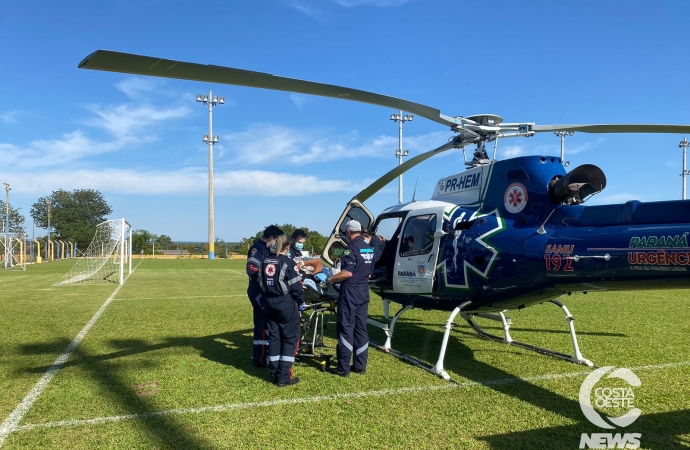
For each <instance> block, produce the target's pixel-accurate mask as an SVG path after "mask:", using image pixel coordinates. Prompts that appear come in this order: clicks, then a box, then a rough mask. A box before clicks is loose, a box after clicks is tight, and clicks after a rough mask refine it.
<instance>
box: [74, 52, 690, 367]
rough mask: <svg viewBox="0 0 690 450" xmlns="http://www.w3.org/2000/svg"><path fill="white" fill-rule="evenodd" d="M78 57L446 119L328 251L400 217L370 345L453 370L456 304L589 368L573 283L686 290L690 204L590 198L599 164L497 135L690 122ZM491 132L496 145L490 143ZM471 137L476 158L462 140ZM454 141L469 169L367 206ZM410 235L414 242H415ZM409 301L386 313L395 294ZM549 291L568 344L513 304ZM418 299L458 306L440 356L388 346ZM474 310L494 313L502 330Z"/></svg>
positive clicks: (382, 268)
mask: <svg viewBox="0 0 690 450" xmlns="http://www.w3.org/2000/svg"><path fill="white" fill-rule="evenodd" d="M79 68H82V69H93V70H103V71H111V72H121V73H129V74H137V75H147V76H156V77H165V78H176V79H184V80H194V81H205V82H212V83H220V84H231V85H238V86H246V87H253V88H263V89H273V90H280V91H288V92H296V93H302V94H311V95H318V96H325V97H332V98H339V99H344V100H350V101H357V102H363V103H369V104H374V105H378V106H384V107H390V108H394V109H396V110H400V111H407V112H410V113H413V114H416V115H418V116H421V117H424V118H426V119H429V120H432V121H435V122H437V123H439V124H441V125H444V126H448V127H450V129H451V131H453V132H454V133H455V135H454V136H453V137H452V138H451V139H450V140H449V141H448V142H446V143H444V144H442V145H441V146H439V147H437V148H435V149H433V150H430V151H427V152H425V153H422V154H420V155H418V156H415V157H413V158H411V159H409V160H408V161H407V162H405V163H404V164H401V165H399V166H397V167H395V168H394V169H392V170H390V171H389V172H387V173H386V174H385V175H383V176H382V177H380V178H379V179H377V180H376V181H374V182H373V183H372V184H371V185H369V186H368V187H366V188H365V189H363V190H362V191H360V192H359V193H357V194H356V195H355V196H354V197H353V198H352V199H351V200H350V201H349V202H348V204H347V207H346V208H345V211H344V212H343V213H342V215H341V217H340V219H339V220H338V222H337V223H336V225H335V227H334V229H333V232H332V233H331V234H330V236H329V239H328V242H327V244H326V246H325V248H324V250H323V252H322V254H321V258H322V260H323V261H324V262H325V263H327V264H328V265H330V266H331V267H333V266H335V265H336V264H337V261H338V259H339V256H340V255H342V252H343V251H344V249H345V247H346V246H347V243H348V241H347V237H346V234H345V223H346V222H347V221H349V220H351V219H355V220H358V221H359V222H360V223H361V225H362V227H364V228H367V229H369V230H371V231H372V233H374V234H376V233H377V232H378V231H379V230H380V229H382V227H383V226H384V224H385V225H386V226H390V224H393V225H395V232H394V233H393V234H392V235H391V237H390V239H388V240H387V241H386V243H385V246H386V247H385V249H384V251H383V255H382V256H381V258H380V259H379V261H378V262H377V263H376V266H375V269H374V271H373V273H372V278H371V281H370V289H371V290H372V291H373V292H375V293H376V294H378V295H379V296H380V297H381V299H382V301H383V310H384V317H385V318H386V320H389V322H382V321H380V320H375V319H373V318H369V320H368V323H369V324H370V325H372V326H375V327H378V328H381V329H382V330H383V331H384V333H385V335H386V341H385V343H384V344H378V343H375V342H373V341H372V344H373V345H375V346H377V347H379V348H381V349H383V350H384V351H387V352H390V353H392V354H394V355H396V356H398V357H400V358H402V359H405V360H407V361H409V362H412V363H414V364H416V365H418V366H420V367H422V368H424V369H426V370H429V371H430V372H432V373H434V374H436V375H438V376H440V377H442V378H444V379H450V376H449V374H448V373H447V372H446V371H445V370H444V367H443V363H444V358H445V352H446V349H447V345H448V340H449V336H450V331H451V329H452V328H453V326H454V323H455V319H456V317H457V316H458V315H460V317H461V318H462V319H464V320H465V321H466V322H467V323H468V324H469V325H470V326H471V327H472V328H473V329H474V331H475V332H476V333H477V334H478V335H479V336H481V337H484V338H488V339H491V340H495V341H498V342H503V343H507V344H510V345H514V346H519V347H521V348H524V349H528V350H533V351H536V352H539V353H541V354H545V355H548V356H552V357H555V358H559V359H562V360H566V361H569V362H573V363H576V364H582V365H585V366H589V367H593V366H594V364H593V363H592V362H591V361H590V360H588V359H586V358H584V357H583V355H582V353H581V351H580V349H579V346H578V341H577V334H576V332H575V327H574V324H573V322H574V317H573V316H572V314H571V313H570V312H569V311H568V309H567V307H566V306H565V305H564V304H563V302H561V301H560V300H558V298H560V297H562V296H565V295H570V294H572V293H574V292H584V293H587V292H592V291H624V290H636V289H678V288H690V276H689V275H690V273H688V267H690V246H689V245H688V235H690V202H687V201H683V200H678V201H659V202H644V203H643V202H640V201H637V200H631V201H628V202H626V203H623V204H612V205H595V206H584V205H583V203H584V202H585V201H586V200H587V199H589V198H591V197H592V196H593V195H595V194H597V193H599V192H601V191H602V190H603V189H604V188H605V187H606V176H605V175H604V172H603V171H602V170H601V169H600V168H599V167H597V166H595V165H592V164H584V165H581V166H579V167H576V168H575V169H573V170H571V171H569V172H566V169H565V164H564V163H565V161H563V157H562V155H561V157H560V158H559V157H556V156H547V155H537V156H523V157H517V158H510V159H505V160H501V161H498V160H496V150H497V145H498V141H499V139H504V138H511V137H530V136H533V135H535V134H536V133H542V132H566V133H571V132H582V133H688V132H690V125H654V124H583V125H563V124H561V125H538V124H535V123H534V122H512V123H507V122H504V121H503V118H502V117H501V116H498V115H494V114H477V115H471V116H467V117H464V116H448V115H444V114H442V113H441V112H440V110H438V109H435V108H432V107H429V106H426V105H423V104H419V103H415V102H411V101H408V100H404V99H399V98H395V97H389V96H385V95H381V94H376V93H372V92H367V91H362V90H357V89H352V88H347V87H341V86H335V85H330V84H324V83H317V82H312V81H306V80H300V79H294V78H287V77H280V76H275V75H272V74H268V73H261V72H253V71H248V70H242V69H235V68H228V67H221V66H215V65H202V64H195V63H188V62H181V61H175V60H168V59H161V58H154V57H149V56H141V55H134V54H128V53H121V52H114V51H108V50H97V51H96V52H94V53H92V54H90V55H89V56H87V57H86V58H84V59H83V60H82V61H81V62H80V63H79ZM490 143H493V144H494V149H493V157H489V154H488V151H487V145H488V144H490ZM469 145H474V146H475V149H474V152H473V153H472V155H471V159H469V160H468V158H467V152H466V149H465V147H467V146H469ZM451 149H462V151H463V154H464V155H465V158H464V163H465V165H466V170H464V171H462V172H460V173H456V174H453V175H449V176H445V177H443V178H441V179H440V180H439V181H438V183H437V184H436V187H435V190H434V193H433V195H432V197H431V199H429V200H423V201H416V200H414V199H413V201H411V202H409V203H404V204H400V205H395V206H391V207H389V208H387V209H385V210H384V211H383V212H382V213H381V214H379V215H378V216H377V217H375V216H374V215H373V214H372V213H371V212H369V210H367V208H366V207H365V206H364V202H365V201H366V200H368V199H369V198H371V196H372V195H374V194H375V193H377V192H378V191H379V190H381V189H382V188H383V187H384V186H386V185H388V184H389V183H390V182H391V181H393V180H395V178H397V177H398V176H399V175H401V174H403V173H404V172H406V171H407V170H409V169H411V168H412V167H415V166H416V165H418V164H420V163H422V162H424V161H426V160H427V159H429V158H431V157H433V156H435V155H438V154H441V153H443V152H446V151H448V150H451ZM412 241H414V245H410V244H411V242H412ZM391 302H394V303H398V304H400V305H401V308H400V310H399V311H398V312H397V313H396V314H395V315H394V316H393V317H392V319H391V317H390V313H389V307H390V303H391ZM547 302H549V303H552V304H554V305H556V306H558V307H559V308H560V309H561V311H562V313H563V314H564V315H565V317H566V319H567V322H568V326H569V332H570V335H571V338H572V344H573V352H572V354H566V353H561V352H559V351H556V350H551V349H546V348H542V347H538V346H535V345H531V344H527V343H523V342H519V341H516V340H514V339H513V338H512V337H511V335H510V327H511V325H512V320H511V319H510V318H509V317H507V316H506V313H507V312H508V311H510V310H519V309H522V308H525V307H527V306H530V305H534V304H540V303H547ZM413 308H421V309H424V310H442V311H449V312H450V314H449V316H448V319H447V320H446V324H445V331H444V335H443V340H442V343H441V349H440V351H439V356H438V360H437V362H436V364H434V365H430V364H427V363H426V362H424V361H421V360H418V359H416V358H414V357H412V356H410V355H407V354H404V353H401V352H398V351H396V350H395V349H393V348H392V338H393V332H394V329H395V325H396V322H397V321H398V319H400V317H401V316H402V315H403V313H405V312H406V311H409V310H410V309H413ZM477 318H483V319H489V320H493V321H498V322H500V323H501V325H502V327H503V331H504V333H503V336H500V335H496V334H493V333H490V332H487V331H486V330H484V329H483V328H482V327H481V326H480V325H479V324H478V323H477V321H476V319H477Z"/></svg>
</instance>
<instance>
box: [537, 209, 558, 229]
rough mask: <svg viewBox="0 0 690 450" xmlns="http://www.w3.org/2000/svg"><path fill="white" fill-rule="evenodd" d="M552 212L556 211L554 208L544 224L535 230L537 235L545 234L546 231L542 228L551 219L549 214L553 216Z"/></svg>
mask: <svg viewBox="0 0 690 450" xmlns="http://www.w3.org/2000/svg"><path fill="white" fill-rule="evenodd" d="M554 211H556V208H554V209H552V210H551V212H550V213H549V215H548V217H547V218H546V220H545V221H544V223H542V224H541V226H540V227H539V229H538V230H537V234H546V229H545V228H544V225H546V222H548V221H549V219H550V218H551V214H553V212H554Z"/></svg>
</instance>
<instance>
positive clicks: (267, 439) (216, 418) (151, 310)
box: [0, 259, 690, 449]
mask: <svg viewBox="0 0 690 450" xmlns="http://www.w3.org/2000/svg"><path fill="white" fill-rule="evenodd" d="M134 262H135V265H136V264H137V263H139V262H140V261H139V260H135V261H134ZM71 265H72V262H69V261H63V262H54V263H50V264H41V265H36V266H30V267H28V269H27V270H26V271H25V272H9V271H0V326H1V328H0V392H2V395H0V421H5V423H8V422H7V420H8V419H7V418H8V417H10V415H11V414H12V413H13V411H15V412H16V408H17V407H18V405H20V403H21V402H22V399H24V398H25V396H27V394H28V393H29V392H30V391H31V390H32V389H33V388H34V386H35V385H36V384H37V383H38V382H39V380H41V379H43V380H44V381H45V374H46V372H47V371H49V369H50V367H51V364H53V362H54V361H55V360H56V358H58V356H60V355H61V354H62V353H63V352H65V349H66V348H67V347H68V345H69V344H70V342H72V341H73V340H74V339H75V337H76V336H77V335H78V334H79V333H80V331H81V330H82V329H83V328H84V327H85V325H86V324H87V323H89V321H90V320H91V319H92V318H93V317H94V314H96V313H97V311H99V309H101V308H102V306H103V305H104V304H105V303H106V301H107V300H108V299H111V301H110V303H108V304H107V306H106V307H105V308H104V309H102V311H101V312H102V314H101V315H100V316H99V317H98V320H97V321H96V322H95V323H94V324H93V326H92V327H91V328H90V329H89V330H88V332H87V333H86V335H85V336H83V340H82V341H81V342H80V343H79V345H77V346H76V348H74V350H73V352H71V354H70V356H69V359H68V360H67V361H66V363H65V364H64V366H63V367H62V368H61V369H60V370H59V371H57V372H56V373H54V375H55V376H54V378H52V379H51V380H50V382H49V383H47V385H45V388H44V389H43V390H42V391H41V392H40V395H37V396H35V399H34V400H35V401H34V402H33V403H31V407H30V408H28V409H26V410H22V411H20V412H21V413H22V414H23V415H22V416H21V420H20V421H19V423H18V424H17V426H16V427H14V428H13V429H11V430H7V429H5V430H4V436H5V437H6V439H5V440H4V442H3V443H0V446H2V447H4V448H8V449H14V448H17V449H19V448H21V449H25V448H77V449H92V448H123V449H124V448H127V449H129V448H146V449H148V448H190V449H193V448H202V449H212V448H281V449H282V448H430V449H431V448H434V449H435V448H478V449H505V448H525V449H527V448H530V449H531V448H578V445H579V443H580V435H581V433H596V432H608V430H601V429H598V428H597V427H595V426H594V425H592V424H590V423H589V422H588V421H587V419H585V417H584V415H583V413H582V412H581V410H580V407H579V404H578V392H579V389H580V384H581V383H582V381H583V380H584V379H585V377H586V376H587V374H588V373H589V372H590V369H587V368H585V367H582V366H576V365H573V364H569V363H567V362H563V361H558V360H555V359H552V358H548V357H545V356H542V355H539V354H536V353H533V352H528V351H525V350H522V349H519V348H515V347H509V346H507V345H503V344H499V343H494V342H490V341H486V340H482V339H478V338H477V337H476V335H474V334H473V333H472V331H471V329H470V328H469V327H468V326H467V325H464V324H460V325H459V326H457V327H455V328H454V329H453V331H452V333H451V339H450V341H449V346H448V353H447V355H446V360H445V367H446V370H448V372H449V373H450V375H451V377H452V379H453V381H452V382H446V381H443V380H441V379H440V378H438V377H436V376H434V375H432V374H430V373H429V372H426V371H424V370H422V369H420V368H417V367H415V366H412V365H409V364H407V363H404V362H402V361H400V360H398V359H396V358H395V357H393V356H391V355H388V354H385V353H383V352H380V351H376V350H371V351H370V354H369V355H370V356H369V368H368V372H367V374H366V375H365V376H360V375H356V374H352V375H351V376H350V378H347V379H342V378H339V377H335V376H333V375H330V374H327V373H322V372H320V371H319V369H318V368H317V366H316V365H314V364H313V362H307V361H305V362H301V363H298V364H297V365H296V367H295V373H296V375H297V376H299V377H300V379H301V380H302V382H301V383H300V384H298V385H296V386H294V387H290V388H284V389H279V388H276V387H275V386H273V385H272V384H270V382H269V377H268V373H267V371H265V370H262V369H257V368H254V367H253V366H252V365H251V358H250V354H251V344H252V336H251V328H252V327H251V308H250V306H249V302H248V300H247V298H246V295H245V291H246V285H247V277H246V276H245V275H244V261H242V260H230V261H226V260H215V261H208V260H166V261H160V260H150V259H149V260H144V261H143V262H142V263H141V264H140V265H138V266H137V268H136V270H135V271H134V273H133V274H132V275H131V277H130V278H129V279H128V281H127V282H126V283H125V285H124V286H123V287H122V288H121V289H120V290H119V291H117V292H115V291H116V287H117V286H116V285H113V284H109V285H98V286H69V287H59V288H58V287H52V284H53V283H54V282H55V281H57V280H58V279H59V278H60V277H61V276H62V275H63V274H64V273H66V272H67V271H68V270H69V268H70V267H71ZM113 294H114V295H113ZM688 296H690V291H666V292H660V291H657V292H630V293H590V294H588V295H582V294H578V295H573V296H571V297H566V299H565V303H566V304H567V306H568V307H569V309H570V311H571V312H572V313H573V315H574V316H575V317H576V319H577V321H576V327H577V330H578V333H579V339H580V346H581V349H582V352H583V354H584V356H585V357H586V358H589V359H591V360H592V361H593V362H594V363H595V364H596V365H598V366H616V367H627V368H631V369H633V371H634V372H635V373H636V374H637V375H638V376H639V378H640V379H641V381H642V385H641V386H640V387H638V388H635V391H634V393H635V406H636V407H638V408H640V409H641V410H642V416H641V417H640V418H639V419H638V420H637V421H636V422H635V423H634V424H633V425H630V426H629V427H628V428H626V429H624V430H613V431H612V432H613V433H615V432H631V433H632V432H634V433H642V438H641V443H642V447H643V448H654V449H669V448H690V383H689V378H690V377H689V375H690V343H689V342H688V337H689V335H690V307H689V306H688ZM370 310H371V314H372V315H378V314H380V313H381V305H380V301H378V299H374V298H373V297H372V304H371V308H370ZM510 316H511V317H512V318H513V320H514V323H515V325H514V327H513V330H514V332H513V337H514V338H515V339H520V340H523V341H526V342H530V343H535V344H538V345H542V346H547V347H550V348H555V349H559V350H562V351H567V352H570V351H571V350H570V348H571V345H570V335H569V334H568V332H567V324H566V322H565V320H564V318H563V316H562V314H561V312H560V311H559V310H558V308H556V307H555V306H554V305H540V306H535V307H532V308H527V309H525V310H523V311H521V312H514V313H512V314H510ZM446 318H447V313H442V312H436V311H417V310H413V311H410V312H408V313H406V314H405V315H404V316H403V318H402V319H401V321H400V322H399V323H398V325H397V327H396V335H395V337H394V339H393V346H394V347H395V348H397V349H398V350H401V351H403V352H405V353H408V354H410V355H413V356H415V357H417V358H420V359H422V360H425V361H428V362H430V363H434V362H435V361H436V358H437V356H438V349H439V346H440V342H441V337H442V334H443V324H444V322H445V320H446ZM489 325H490V324H489ZM334 328H335V326H334V325H331V326H329V327H328V329H327V334H328V336H329V342H330V343H332V344H334V343H335V340H334V339H333V336H334V331H335V330H334ZM487 328H489V327H488V326H487ZM370 334H371V337H372V339H376V340H379V341H381V340H383V334H382V333H381V332H380V330H377V329H370ZM42 377H43V378H42ZM621 386H626V385H625V384H623V385H621ZM610 415H612V416H614V415H620V413H618V414H613V413H611V414H610ZM13 417H17V416H13ZM2 437H3V430H2V429H1V428H0V439H2Z"/></svg>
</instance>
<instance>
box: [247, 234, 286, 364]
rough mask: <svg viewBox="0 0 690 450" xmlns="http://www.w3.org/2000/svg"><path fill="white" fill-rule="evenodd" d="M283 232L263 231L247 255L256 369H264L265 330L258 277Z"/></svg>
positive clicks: (253, 356)
mask: <svg viewBox="0 0 690 450" xmlns="http://www.w3.org/2000/svg"><path fill="white" fill-rule="evenodd" d="M281 234H283V232H282V231H281V230H280V228H278V227H277V226H275V225H271V226H269V227H267V228H266V229H265V230H264V234H263V237H262V238H261V239H259V240H257V241H256V242H255V243H254V245H252V246H251V248H250V249H249V252H248V253H247V275H249V287H248V288H247V295H248V296H249V301H250V302H251V304H252V309H253V310H254V347H253V353H252V362H253V364H254V365H255V366H256V367H266V356H267V353H266V346H267V345H268V340H267V336H266V334H267V329H266V324H265V321H264V312H263V309H262V307H261V289H260V288H259V280H258V275H259V271H260V270H261V263H262V262H263V260H264V258H267V257H268V256H270V254H271V251H270V248H271V246H272V245H273V244H274V243H275V241H276V239H277V238H278V236H280V235H281Z"/></svg>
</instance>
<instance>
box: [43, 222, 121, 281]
mask: <svg viewBox="0 0 690 450" xmlns="http://www.w3.org/2000/svg"><path fill="white" fill-rule="evenodd" d="M125 273H127V274H130V273H132V226H131V225H130V224H129V223H128V222H127V221H126V220H125V219H116V220H107V221H105V222H103V223H101V224H98V225H97V226H96V234H95V236H94V237H93V240H92V241H91V244H89V248H87V249H86V251H85V252H84V253H83V254H82V256H80V257H79V258H77V263H76V264H75V265H74V267H72V269H70V271H69V272H68V273H67V275H65V276H64V277H62V279H61V280H60V281H58V282H57V283H55V286H63V285H66V284H75V283H79V284H100V283H118V284H124V282H125Z"/></svg>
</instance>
